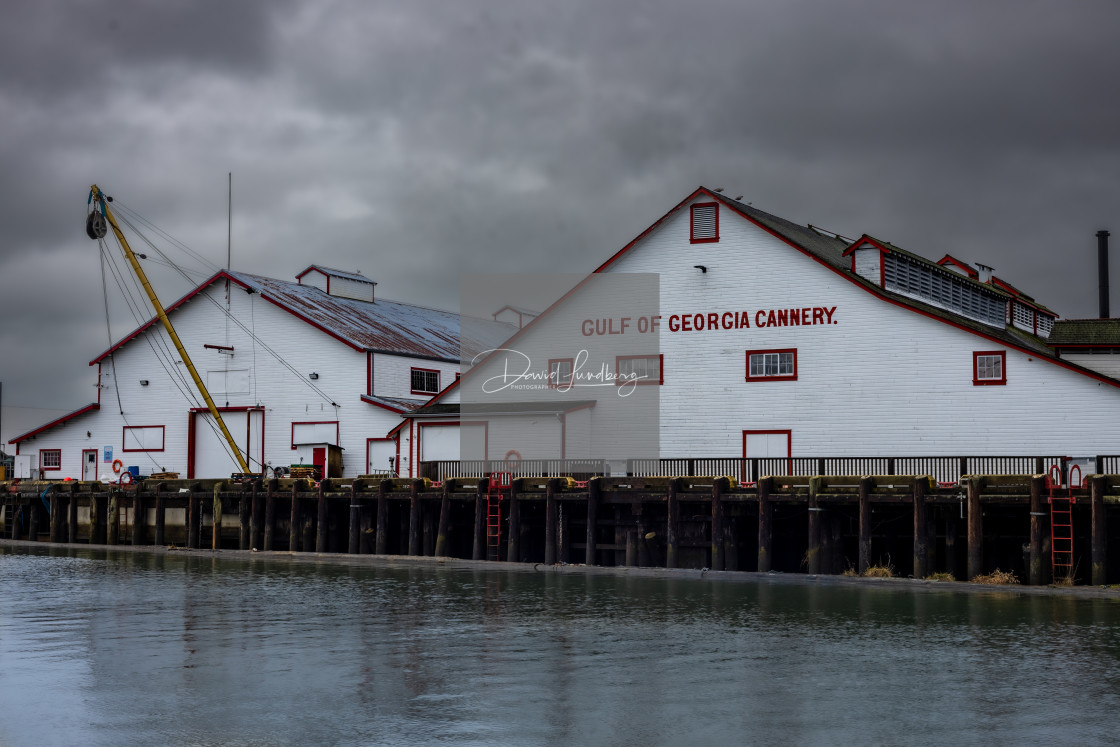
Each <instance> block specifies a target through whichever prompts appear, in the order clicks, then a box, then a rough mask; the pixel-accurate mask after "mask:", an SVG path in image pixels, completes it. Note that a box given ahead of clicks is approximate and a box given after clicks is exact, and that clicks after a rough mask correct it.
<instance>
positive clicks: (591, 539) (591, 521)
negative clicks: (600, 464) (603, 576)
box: [583, 477, 603, 565]
mask: <svg viewBox="0 0 1120 747" xmlns="http://www.w3.org/2000/svg"><path fill="white" fill-rule="evenodd" d="M602 492H603V485H602V482H600V480H599V478H598V477H592V478H591V479H590V480H588V481H587V546H586V549H585V550H584V557H583V563H584V565H595V522H596V520H597V519H598V517H599V498H600V496H601V495H602Z"/></svg>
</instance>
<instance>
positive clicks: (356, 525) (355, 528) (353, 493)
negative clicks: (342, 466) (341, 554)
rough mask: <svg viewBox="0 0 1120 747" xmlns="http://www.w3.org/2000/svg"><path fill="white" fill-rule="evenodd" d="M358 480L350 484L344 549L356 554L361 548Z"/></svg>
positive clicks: (360, 510)
mask: <svg viewBox="0 0 1120 747" xmlns="http://www.w3.org/2000/svg"><path fill="white" fill-rule="evenodd" d="M357 487H358V481H357V480H355V481H354V482H353V483H351V484H350V525H349V527H348V529H349V530H350V533H349V536H348V537H347V538H346V539H347V542H346V551H347V552H348V553H350V554H351V555H357V554H358V553H360V552H361V549H362V506H361V504H360V503H358V490H357Z"/></svg>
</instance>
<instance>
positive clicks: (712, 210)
mask: <svg viewBox="0 0 1120 747" xmlns="http://www.w3.org/2000/svg"><path fill="white" fill-rule="evenodd" d="M690 241H691V242H692V243H693V244H703V243H706V242H711V241H719V204H717V203H715V202H701V203H698V204H696V205H693V206H692V233H691V236H690Z"/></svg>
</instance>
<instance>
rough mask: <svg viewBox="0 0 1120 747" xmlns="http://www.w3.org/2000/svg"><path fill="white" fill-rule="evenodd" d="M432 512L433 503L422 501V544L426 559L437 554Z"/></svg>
mask: <svg viewBox="0 0 1120 747" xmlns="http://www.w3.org/2000/svg"><path fill="white" fill-rule="evenodd" d="M433 515H434V514H433V512H432V504H431V501H428V502H427V503H426V504H425V502H424V501H423V500H421V501H420V525H421V526H422V527H423V533H422V536H421V540H420V544H421V545H422V547H423V550H422V554H423V555H424V557H428V558H430V557H432V556H433V555H435V554H436V526H435V520H434V519H433V518H432V517H433Z"/></svg>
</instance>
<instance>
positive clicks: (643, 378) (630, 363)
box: [615, 355, 665, 386]
mask: <svg viewBox="0 0 1120 747" xmlns="http://www.w3.org/2000/svg"><path fill="white" fill-rule="evenodd" d="M663 362H664V356H663V355H620V356H618V358H616V359H615V374H616V375H617V377H618V379H617V381H616V383H617V384H618V385H619V386H622V385H624V384H629V385H639V384H646V385H648V384H664V383H665V372H664V371H663V370H662V368H663V366H662V364H663Z"/></svg>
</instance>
